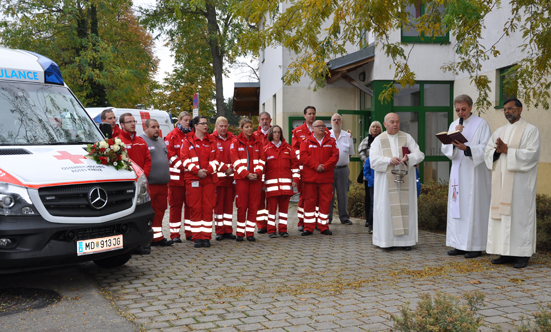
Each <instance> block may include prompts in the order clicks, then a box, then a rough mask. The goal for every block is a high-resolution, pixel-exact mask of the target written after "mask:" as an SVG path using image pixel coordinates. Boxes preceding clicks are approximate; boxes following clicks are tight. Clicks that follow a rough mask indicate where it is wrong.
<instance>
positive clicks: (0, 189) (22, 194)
mask: <svg viewBox="0 0 551 332" xmlns="http://www.w3.org/2000/svg"><path fill="white" fill-rule="evenodd" d="M35 211H36V210H35V208H34V205H33V203H32V201H31V198H30V197H29V193H28V191H27V188H25V187H21V186H16V185H13V184H9V183H5V182H0V215H4V216H23V215H35V214H37V213H36V212H35Z"/></svg>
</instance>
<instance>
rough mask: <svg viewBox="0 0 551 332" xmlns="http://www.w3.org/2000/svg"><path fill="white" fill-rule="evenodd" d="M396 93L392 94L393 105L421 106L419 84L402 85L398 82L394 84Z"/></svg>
mask: <svg viewBox="0 0 551 332" xmlns="http://www.w3.org/2000/svg"><path fill="white" fill-rule="evenodd" d="M394 87H395V88H396V89H398V93H397V94H396V95H394V106H421V89H420V88H419V84H414V85H408V86H406V87H402V85H401V84H400V83H396V84H394Z"/></svg>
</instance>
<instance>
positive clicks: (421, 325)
mask: <svg viewBox="0 0 551 332" xmlns="http://www.w3.org/2000/svg"><path fill="white" fill-rule="evenodd" d="M420 298H421V300H420V301H419V302H418V303H417V309H415V311H411V309H410V308H409V305H406V306H403V307H400V314H401V317H399V316H395V315H392V314H391V315H390V319H391V320H392V321H394V327H393V330H394V331H402V332H425V331H426V332H429V331H442V332H445V331H454V332H468V331H473V332H475V331H478V328H479V327H480V326H481V325H482V318H480V317H475V313H476V312H477V311H478V310H479V309H480V307H482V305H483V302H484V294H483V293H481V292H479V291H474V292H467V293H465V294H464V295H463V298H464V299H465V300H466V301H467V303H466V304H461V299H460V298H459V297H457V296H454V295H450V294H446V293H442V292H436V294H435V295H434V301H433V299H432V298H431V296H430V295H429V294H422V295H421V296H420Z"/></svg>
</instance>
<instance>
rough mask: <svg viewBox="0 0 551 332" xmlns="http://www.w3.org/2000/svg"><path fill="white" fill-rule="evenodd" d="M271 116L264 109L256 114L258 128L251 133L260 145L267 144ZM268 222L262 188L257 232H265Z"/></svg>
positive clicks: (257, 214) (264, 193)
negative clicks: (260, 142)
mask: <svg viewBox="0 0 551 332" xmlns="http://www.w3.org/2000/svg"><path fill="white" fill-rule="evenodd" d="M271 123H272V118H271V117H270V113H268V112H266V111H264V112H262V113H260V114H259V115H258V124H259V126H258V128H257V129H256V131H255V132H254V133H253V135H255V136H256V138H257V140H260V141H262V146H263V147H265V146H266V145H267V144H268V130H270V128H271ZM267 222H268V210H267V205H266V192H265V191H264V190H262V191H261V192H260V204H259V205H258V212H257V213H256V227H258V234H265V233H266V223H267Z"/></svg>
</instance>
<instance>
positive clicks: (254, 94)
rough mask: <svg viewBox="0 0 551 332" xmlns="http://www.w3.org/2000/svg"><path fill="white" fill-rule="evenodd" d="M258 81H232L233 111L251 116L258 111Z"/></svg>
mask: <svg viewBox="0 0 551 332" xmlns="http://www.w3.org/2000/svg"><path fill="white" fill-rule="evenodd" d="M259 100H260V82H246V83H234V87H233V109H232V111H233V113H235V114H236V115H245V116H253V115H258V113H259V106H258V105H259V104H260V101H259Z"/></svg>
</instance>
